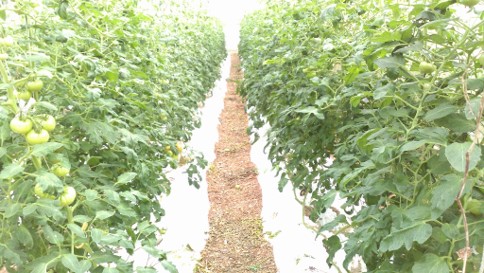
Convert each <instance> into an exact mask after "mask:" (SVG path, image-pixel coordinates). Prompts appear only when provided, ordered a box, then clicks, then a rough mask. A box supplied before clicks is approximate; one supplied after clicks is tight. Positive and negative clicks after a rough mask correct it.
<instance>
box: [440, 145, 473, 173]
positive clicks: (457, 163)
mask: <svg viewBox="0 0 484 273" xmlns="http://www.w3.org/2000/svg"><path fill="white" fill-rule="evenodd" d="M471 144H472V143H471V142H465V143H457V142H455V143H452V144H450V145H449V146H447V147H446V148H445V156H446V157H447V160H448V161H449V163H450V165H451V166H452V167H453V168H454V169H455V170H457V171H458V172H464V171H465V168H466V162H467V160H466V154H467V152H469V148H470V146H471ZM480 159H481V147H480V146H477V145H476V146H475V147H474V149H473V150H472V151H471V152H470V154H469V171H471V170H472V169H474V168H475V167H476V166H477V163H478V162H479V160H480Z"/></svg>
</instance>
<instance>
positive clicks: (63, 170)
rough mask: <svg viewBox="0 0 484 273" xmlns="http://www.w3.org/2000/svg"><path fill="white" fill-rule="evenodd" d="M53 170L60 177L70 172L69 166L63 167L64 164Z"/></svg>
mask: <svg viewBox="0 0 484 273" xmlns="http://www.w3.org/2000/svg"><path fill="white" fill-rule="evenodd" d="M52 172H53V173H54V174H55V175H57V176H58V177H64V176H66V175H68V174H69V168H66V167H62V166H56V167H54V169H53V170H52Z"/></svg>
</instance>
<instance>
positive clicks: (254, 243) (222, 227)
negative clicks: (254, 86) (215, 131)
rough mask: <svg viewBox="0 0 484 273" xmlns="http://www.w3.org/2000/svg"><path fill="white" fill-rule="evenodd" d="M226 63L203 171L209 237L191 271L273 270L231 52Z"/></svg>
mask: <svg viewBox="0 0 484 273" xmlns="http://www.w3.org/2000/svg"><path fill="white" fill-rule="evenodd" d="M231 62H232V65H231V70H230V79H229V81H228V83H227V88H228V90H227V94H226V96H225V99H224V110H223V111H222V114H221V124H220V126H219V142H218V143H217V144H216V146H215V153H216V158H215V161H214V162H213V163H212V165H211V166H210V167H209V171H208V173H207V180H208V194H209V200H210V212H209V223H210V232H209V239H208V241H207V244H206V246H205V249H204V250H203V252H202V259H201V260H200V262H199V264H198V266H197V268H196V269H195V272H196V273H245V272H247V273H248V272H259V273H275V272H276V271H277V270H276V265H275V263H274V257H273V253H272V247H271V245H270V244H269V243H268V242H267V241H266V240H265V239H264V236H263V229H262V221H261V218H260V215H261V209H262V194H261V189H260V186H259V183H258V181H257V169H256V167H255V165H254V164H253V163H252V162H251V161H250V141H249V136H248V135H247V133H246V130H247V123H248V118H247V115H246V113H245V111H244V103H243V102H242V100H241V98H240V97H239V96H238V95H237V94H236V93H235V91H236V88H237V81H238V80H240V79H241V77H242V73H241V70H240V61H239V57H238V55H237V54H236V53H232V54H231ZM194 228H195V227H194Z"/></svg>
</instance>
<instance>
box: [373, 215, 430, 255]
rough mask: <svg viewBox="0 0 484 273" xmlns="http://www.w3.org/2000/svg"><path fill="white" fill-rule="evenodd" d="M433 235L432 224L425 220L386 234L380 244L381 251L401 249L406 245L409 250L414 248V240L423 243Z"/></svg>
mask: <svg viewBox="0 0 484 273" xmlns="http://www.w3.org/2000/svg"><path fill="white" fill-rule="evenodd" d="M431 235H432V226H431V225H429V224H426V223H424V222H419V223H416V224H414V225H412V226H409V227H406V228H402V229H400V230H394V231H392V232H391V233H390V234H389V235H388V236H386V237H385V238H384V239H383V240H382V241H381V245H380V251H382V252H387V251H393V250H397V249H400V248H401V247H402V246H405V248H406V249H407V250H409V249H410V248H412V244H413V242H417V243H419V244H423V243H424V242H425V241H427V239H428V238H430V236H431Z"/></svg>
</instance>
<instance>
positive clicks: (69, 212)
mask: <svg viewBox="0 0 484 273" xmlns="http://www.w3.org/2000/svg"><path fill="white" fill-rule="evenodd" d="M66 210H67V223H69V224H72V223H73V222H74V220H73V214H74V208H73V207H71V206H67V207H66ZM75 240H76V237H75V235H74V232H72V231H71V253H72V254H74V248H75V244H76V241H75Z"/></svg>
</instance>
